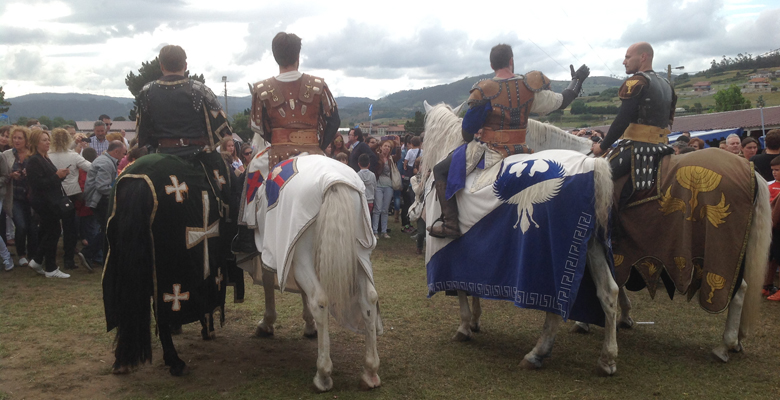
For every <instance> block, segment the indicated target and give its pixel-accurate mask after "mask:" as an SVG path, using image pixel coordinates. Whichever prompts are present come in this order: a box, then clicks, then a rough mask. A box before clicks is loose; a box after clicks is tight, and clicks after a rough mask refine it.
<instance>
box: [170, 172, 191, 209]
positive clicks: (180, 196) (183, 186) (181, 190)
mask: <svg viewBox="0 0 780 400" xmlns="http://www.w3.org/2000/svg"><path fill="white" fill-rule="evenodd" d="M171 183H173V185H167V186H165V194H174V193H175V195H176V202H177V203H181V202H183V201H184V194H186V193H188V192H189V190H190V189H189V188H188V187H187V182H182V183H179V178H177V177H176V175H171Z"/></svg>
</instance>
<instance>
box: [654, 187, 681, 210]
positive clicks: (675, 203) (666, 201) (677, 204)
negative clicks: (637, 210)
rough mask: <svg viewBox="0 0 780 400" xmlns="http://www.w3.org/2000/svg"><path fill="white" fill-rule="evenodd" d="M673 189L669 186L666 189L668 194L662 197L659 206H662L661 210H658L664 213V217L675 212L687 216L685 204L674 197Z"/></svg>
mask: <svg viewBox="0 0 780 400" xmlns="http://www.w3.org/2000/svg"><path fill="white" fill-rule="evenodd" d="M671 192H672V187H671V186H669V187H668V188H667V189H666V193H664V194H662V195H661V198H660V199H659V200H658V204H660V205H661V208H659V209H658V210H659V211H661V212H663V213H664V215H669V214H671V213H673V212H675V211H682V212H683V214H685V202H684V201H682V200H680V199H678V198H676V197H672V194H671Z"/></svg>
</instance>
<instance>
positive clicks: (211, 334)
mask: <svg viewBox="0 0 780 400" xmlns="http://www.w3.org/2000/svg"><path fill="white" fill-rule="evenodd" d="M200 336H201V337H202V338H203V340H214V339H216V338H217V334H216V332H214V331H211V332H204V331H200Z"/></svg>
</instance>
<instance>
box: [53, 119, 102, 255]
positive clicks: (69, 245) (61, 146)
mask: <svg viewBox="0 0 780 400" xmlns="http://www.w3.org/2000/svg"><path fill="white" fill-rule="evenodd" d="M72 142H73V139H72V138H71V137H70V134H68V131H66V130H65V129H62V128H55V129H54V130H53V131H52V132H51V151H49V159H50V160H51V162H52V163H53V164H54V166H55V167H57V169H60V168H67V169H68V175H67V176H66V177H65V179H64V180H63V181H62V189H63V191H64V192H65V195H66V196H68V197H70V201H72V202H73V203H74V204H75V203H76V201H77V200H80V199H81V197H82V194H81V186H79V170H82V171H84V172H87V171H89V170H90V169H91V168H92V163H91V162H89V161H87V160H85V159H84V157H82V156H81V155H80V154H79V153H76V152H75V151H73V150H71V149H70V148H71V144H72ZM77 240H78V238H77V231H76V214H75V212H73V213H71V214H70V215H63V216H62V247H63V251H64V253H65V254H64V256H63V259H64V261H63V265H64V267H65V269H75V268H76V263H75V262H74V261H73V256H74V255H75V254H76V241H77Z"/></svg>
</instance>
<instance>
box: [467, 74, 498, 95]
mask: <svg viewBox="0 0 780 400" xmlns="http://www.w3.org/2000/svg"><path fill="white" fill-rule="evenodd" d="M475 90H479V93H480V94H481V95H482V99H483V100H492V99H495V98H496V97H498V95H499V94H500V93H501V85H499V84H498V82H496V81H494V80H493V79H483V80H481V81H479V82H477V83H475V84H474V86H473V87H472V88H471V92H474V91H475Z"/></svg>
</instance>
